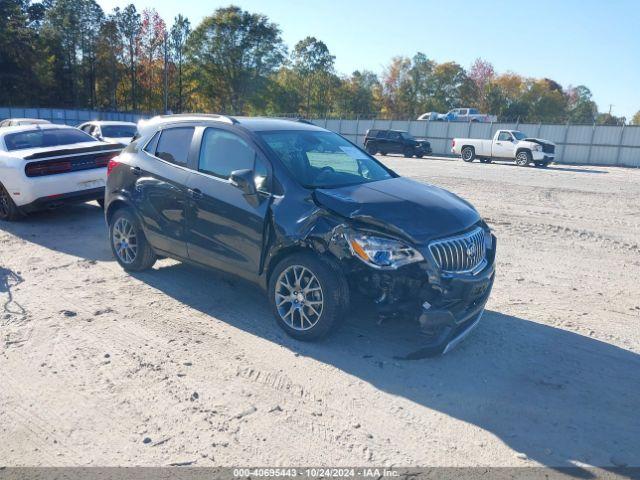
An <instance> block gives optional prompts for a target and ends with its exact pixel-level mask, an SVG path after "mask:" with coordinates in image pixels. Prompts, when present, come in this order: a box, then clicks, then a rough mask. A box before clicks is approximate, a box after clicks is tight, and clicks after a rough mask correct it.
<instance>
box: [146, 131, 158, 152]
mask: <svg viewBox="0 0 640 480" xmlns="http://www.w3.org/2000/svg"><path fill="white" fill-rule="evenodd" d="M158 138H160V132H156V133H155V134H154V135H153V138H152V139H151V141H150V142H149V143H147V146H146V147H144V151H145V152H147V153H148V154H150V155H155V154H156V148H157V147H158Z"/></svg>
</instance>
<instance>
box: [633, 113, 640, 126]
mask: <svg viewBox="0 0 640 480" xmlns="http://www.w3.org/2000/svg"><path fill="white" fill-rule="evenodd" d="M631 124H632V125H640V110H638V111H637V112H636V114H635V115H634V116H633V118H632V119H631Z"/></svg>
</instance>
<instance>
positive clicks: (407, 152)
mask: <svg viewBox="0 0 640 480" xmlns="http://www.w3.org/2000/svg"><path fill="white" fill-rule="evenodd" d="M415 154H416V151H415V150H414V149H413V148H411V147H407V148H405V149H404V156H405V157H406V158H411V157H413V156H414V155H415Z"/></svg>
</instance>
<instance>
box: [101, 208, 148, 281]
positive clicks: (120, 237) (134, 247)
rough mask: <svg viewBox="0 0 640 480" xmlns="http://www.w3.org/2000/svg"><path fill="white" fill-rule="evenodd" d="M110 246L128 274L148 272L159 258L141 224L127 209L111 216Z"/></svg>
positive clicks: (117, 211) (122, 209)
mask: <svg viewBox="0 0 640 480" xmlns="http://www.w3.org/2000/svg"><path fill="white" fill-rule="evenodd" d="M109 244H110V245H111V251H112V252H113V256H114V257H115V259H116V261H117V262H118V263H119V264H120V266H121V267H122V268H124V269H125V270H127V271H128V272H140V271H142V270H148V269H149V268H151V267H153V264H154V263H156V260H157V258H158V257H157V256H156V254H155V252H154V251H153V249H152V248H151V245H149V242H147V239H146V237H145V236H144V233H143V232H142V227H141V226H140V222H139V221H138V219H137V218H136V216H135V215H134V214H133V213H132V212H131V211H130V210H129V209H126V208H121V209H119V210H116V212H115V213H114V214H113V215H112V216H111V219H110V221H109Z"/></svg>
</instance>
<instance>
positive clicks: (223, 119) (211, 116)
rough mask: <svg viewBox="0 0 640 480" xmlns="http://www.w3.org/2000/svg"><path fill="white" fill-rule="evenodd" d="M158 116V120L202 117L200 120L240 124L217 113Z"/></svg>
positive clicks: (227, 116) (232, 118) (229, 117)
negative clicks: (206, 119)
mask: <svg viewBox="0 0 640 480" xmlns="http://www.w3.org/2000/svg"><path fill="white" fill-rule="evenodd" d="M159 116H160V118H174V117H202V118H208V119H209V120H218V121H220V122H225V123H230V124H233V125H235V124H237V123H240V122H238V120H237V119H235V118H234V117H231V116H229V115H219V114H217V113H174V114H172V115H159Z"/></svg>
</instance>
